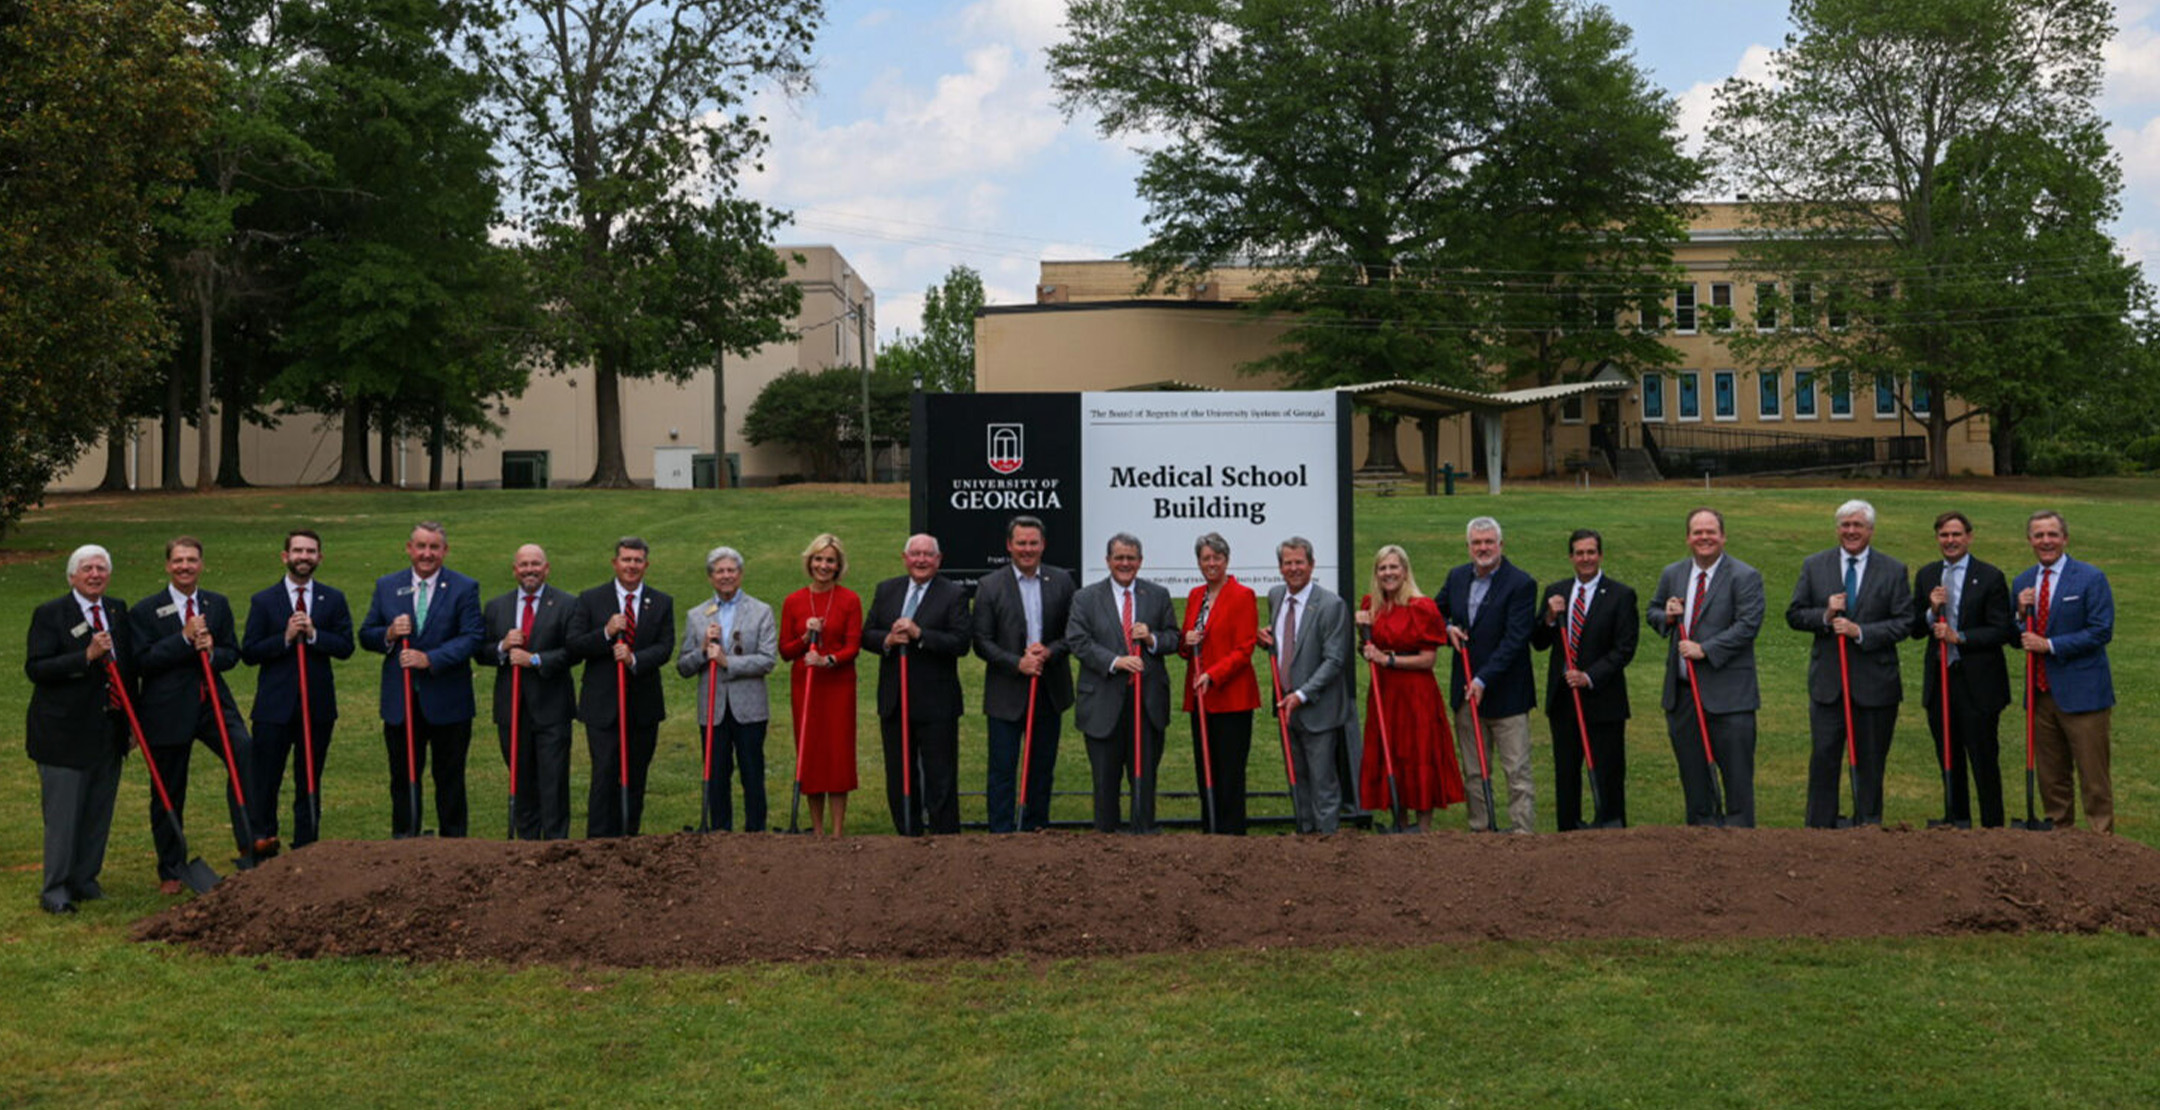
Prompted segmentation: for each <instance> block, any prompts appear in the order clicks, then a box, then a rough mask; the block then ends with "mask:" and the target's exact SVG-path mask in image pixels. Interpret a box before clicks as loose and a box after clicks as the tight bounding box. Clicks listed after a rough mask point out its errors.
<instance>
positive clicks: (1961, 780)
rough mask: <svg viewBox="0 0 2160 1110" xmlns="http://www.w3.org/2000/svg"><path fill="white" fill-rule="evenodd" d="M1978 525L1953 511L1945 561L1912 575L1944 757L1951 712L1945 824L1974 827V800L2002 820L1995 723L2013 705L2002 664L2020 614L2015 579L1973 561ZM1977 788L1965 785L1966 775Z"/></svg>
mask: <svg viewBox="0 0 2160 1110" xmlns="http://www.w3.org/2000/svg"><path fill="white" fill-rule="evenodd" d="M1972 531H1973V527H1972V520H1971V519H1970V518H1968V517H1966V515H1965V514H1964V513H1961V512H1958V511H1957V510H1955V509H1953V510H1951V511H1949V512H1947V513H1944V514H1942V515H1941V516H1939V517H1936V518H1935V543H1936V546H1938V547H1940V548H1941V549H1942V558H1941V559H1930V560H1928V562H1927V563H1926V565H1924V566H1922V567H1920V569H1919V570H1917V571H1915V572H1914V574H1913V613H1912V634H1913V635H1914V636H1916V637H1918V638H1920V639H1922V640H1925V641H1926V642H1927V648H1926V650H1924V651H1922V652H1921V654H1920V662H1921V666H1922V669H1923V670H1924V672H1925V673H1924V674H1922V675H1921V678H1920V703H1921V704H1922V705H1923V706H1925V707H1926V709H1927V719H1928V731H1929V733H1930V734H1932V735H1933V736H1934V738H1935V757H1936V759H1937V760H1938V761H1939V760H1940V759H1941V758H1942V749H1943V705H1944V699H1945V698H1946V697H1947V698H1948V704H1949V707H1950V771H1949V777H1950V795H1949V797H1948V798H1946V799H1944V813H1943V819H1944V820H1946V821H1952V822H1957V823H1960V824H1967V825H1969V824H1971V823H1972V804H1973V797H1974V796H1975V795H1977V796H1978V798H1979V802H1980V824H1981V827H1983V828H1990V829H1999V828H2001V827H2002V823H2003V793H2002V766H2001V748H2000V746H1999V740H1998V739H1997V732H1996V726H1997V724H1998V722H1999V721H2000V720H2001V718H2002V711H2003V710H2004V709H2005V708H2007V707H2008V706H2009V705H2010V672H2009V668H2008V667H2006V666H2004V665H2003V645H2004V644H2008V643H2011V642H2013V641H2015V640H2016V639H2017V638H2018V627H2017V610H2016V609H2015V608H2013V607H2012V606H2011V604H2010V580H2009V579H2007V578H2005V577H2003V572H2002V571H2000V570H1998V569H1996V568H1995V567H1994V566H1993V565H1991V564H1988V563H1984V562H1981V561H1980V560H1979V559H1977V558H1974V557H1973V555H1972V552H1971V549H1972ZM1945 653H1947V654H1948V655H1949V657H1950V663H1949V668H1948V670H1949V679H1950V688H1949V690H1947V691H1945V690H1944V689H1943V688H1942V685H1943V683H1942V680H1943V671H1944V668H1943V665H1942V662H1941V656H1942V655H1944V654H1945ZM1968 768H1970V769H1971V772H1972V787H1971V789H1970V790H1968V789H1967V788H1966V783H1965V777H1966V771H1967V769H1968Z"/></svg>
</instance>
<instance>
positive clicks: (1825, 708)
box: [1807, 701, 1897, 829]
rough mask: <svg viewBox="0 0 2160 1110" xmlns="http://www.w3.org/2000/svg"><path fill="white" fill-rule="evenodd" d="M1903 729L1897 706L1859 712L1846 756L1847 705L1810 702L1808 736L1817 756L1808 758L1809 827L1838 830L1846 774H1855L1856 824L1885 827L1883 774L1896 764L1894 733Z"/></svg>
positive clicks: (1855, 708) (1859, 707)
mask: <svg viewBox="0 0 2160 1110" xmlns="http://www.w3.org/2000/svg"><path fill="white" fill-rule="evenodd" d="M1896 726H1897V706H1894V705H1886V706H1864V705H1856V706H1853V710H1852V727H1853V736H1852V752H1851V754H1850V756H1849V757H1848V755H1847V752H1846V750H1845V706H1844V703H1843V702H1835V701H1833V702H1829V703H1823V702H1809V703H1808V733H1809V734H1810V735H1811V736H1813V737H1814V740H1815V747H1814V751H1813V752H1812V753H1810V754H1809V756H1808V768H1807V770H1808V774H1807V827H1808V828H1811V829H1834V828H1836V827H1837V822H1838V809H1839V800H1840V799H1839V795H1838V787H1839V785H1840V782H1841V778H1840V772H1841V771H1843V770H1844V769H1845V767H1846V764H1847V763H1848V762H1852V763H1854V764H1856V765H1857V767H1856V769H1855V770H1854V771H1853V778H1852V782H1853V796H1854V802H1853V808H1854V813H1853V815H1852V823H1853V824H1855V825H1880V824H1882V804H1883V768H1884V766H1885V765H1886V764H1888V763H1889V760H1890V731H1891V729H1893V728H1895V727H1896Z"/></svg>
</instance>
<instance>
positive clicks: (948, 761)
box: [878, 715, 960, 836]
mask: <svg viewBox="0 0 2160 1110" xmlns="http://www.w3.org/2000/svg"><path fill="white" fill-rule="evenodd" d="M878 728H879V730H880V732H881V733H882V734H883V737H884V740H885V805H886V808H887V810H888V811H889V812H891V814H892V819H893V831H895V832H898V833H901V834H902V835H907V834H911V833H912V834H913V835H915V836H921V835H923V834H924V833H935V834H937V835H939V836H947V835H952V834H955V833H958V832H959V831H960V722H959V721H958V720H943V721H929V720H919V721H911V722H909V725H908V729H907V735H906V737H905V740H906V744H905V747H906V748H907V749H908V758H907V759H903V758H902V757H901V751H900V750H901V748H902V746H903V745H902V743H901V741H902V739H903V738H902V736H901V731H900V718H899V716H898V715H894V716H891V717H884V716H881V717H879V718H878ZM910 760H912V762H913V763H914V766H913V767H911V768H908V769H907V771H906V776H907V777H906V779H905V781H903V779H902V770H901V769H902V768H903V767H907V765H908V763H909V761H910Z"/></svg>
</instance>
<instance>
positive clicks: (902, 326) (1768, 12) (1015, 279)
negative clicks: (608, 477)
mask: <svg viewBox="0 0 2160 1110" xmlns="http://www.w3.org/2000/svg"><path fill="white" fill-rule="evenodd" d="M1606 6H1607V7H1608V8H1610V9H1611V10H1612V11H1613V13H1614V14H1615V15H1617V16H1618V17H1619V18H1620V20H1621V21H1622V22H1624V23H1626V24H1628V25H1629V26H1630V27H1632V28H1633V29H1634V32H1635V52H1636V57H1637V60H1638V61H1639V62H1640V64H1641V65H1642V66H1643V67H1644V68H1645V69H1646V70H1647V71H1648V72H1649V74H1650V76H1651V79H1652V80H1653V81H1655V82H1657V83H1658V84H1659V85H1661V86H1663V87H1664V88H1665V89H1666V91H1667V92H1669V93H1671V94H1672V95H1673V96H1675V97H1677V98H1678V99H1679V101H1680V105H1681V119H1682V124H1683V127H1684V128H1686V129H1687V130H1688V131H1689V132H1690V133H1691V134H1699V132H1700V129H1701V126H1702V124H1703V123H1704V122H1705V121H1706V120H1707V119H1708V116H1709V112H1710V107H1711V97H1710V91H1711V90H1712V89H1713V88H1714V87H1715V86H1716V85H1717V84H1718V82H1720V81H1722V80H1724V79H1725V78H1727V77H1730V76H1732V75H1733V74H1735V73H1740V72H1745V73H1750V74H1760V72H1761V66H1762V64H1763V62H1764V60H1765V59H1766V57H1767V55H1768V52H1769V51H1770V50H1771V49H1773V48H1775V47H1776V46H1777V45H1778V44H1779V43H1780V42H1781V41H1782V40H1783V38H1784V36H1785V33H1786V30H1787V26H1788V24H1787V20H1786V15H1787V11H1788V6H1787V4H1785V3H1782V2H1770V0H1608V3H1607V4H1606ZM2156 7H2160V0H2118V4H2117V9H2118V10H2117V26H2118V31H2117V34H2116V37H2115V40H2114V42H2113V43H2112V44H2111V46H2110V47H2109V49H2108V52H2107V66H2108V88H2107V93H2106V97H2105V99H2104V100H2103V102H2102V105H2101V109H2102V112H2103V114H2104V115H2105V116H2106V118H2107V119H2108V120H2109V122H2110V125H2111V136H2112V138H2113V140H2114V143H2115V147H2116V151H2117V154H2118V155H2119V156H2120V158H2121V159H2122V162H2123V168H2124V171H2125V181H2126V186H2127V187H2126V191H2125V194H2124V197H2123V219H2122V221H2121V224H2120V226H2119V227H2118V228H2117V229H2116V231H2117V235H2118V238H2119V239H2120V241H2121V242H2122V244H2123V250H2124V252H2125V253H2126V255H2127V256H2128V257H2130V258H2132V259H2134V260H2137V261H2139V262H2144V263H2147V264H2148V266H2149V264H2150V261H2151V260H2152V259H2154V258H2160V16H2156V12H2155V9H2156ZM1064 10H1065V0H945V2H937V0H914V2H911V3H906V4H900V3H892V2H889V0H828V7H827V22H826V26H825V29H824V30H823V32H822V33H821V34H820V35H819V39H818V44H817V49H816V52H815V53H816V61H817V67H818V78H817V88H816V91H815V92H814V93H812V94H811V95H809V96H806V97H802V98H798V99H796V100H794V101H780V100H775V99H769V100H767V101H766V102H765V103H764V104H763V105H762V108H763V110H764V112H765V113H766V115H767V117H768V119H769V121H770V124H771V129H772V133H773V137H774V144H773V148H772V150H771V151H770V154H769V157H768V158H767V159H766V161H765V168H764V171H763V172H761V173H757V174H754V175H752V176H751V177H750V178H749V180H748V182H747V186H748V189H749V191H750V193H751V195H753V196H755V197H757V198H758V199H760V200H763V201H766V202H768V203H771V204H775V205H778V206H781V207H784V208H789V209H792V210H793V211H794V212H795V225H794V226H793V227H792V228H789V229H787V230H786V231H784V232H783V233H782V236H783V239H784V240H785V241H787V242H791V243H829V244H832V245H833V246H835V247H838V248H839V249H840V251H841V253H842V254H844V255H845V256H847V258H848V260H849V261H850V262H852V263H853V264H854V265H855V267H856V269H857V270H858V272H860V273H861V274H863V275H864V276H865V277H866V278H867V279H868V280H869V281H870V283H871V285H872V286H873V287H874V288H875V289H876V290H877V296H878V302H879V309H878V330H879V339H880V341H881V342H890V341H891V340H892V338H893V336H894V334H895V332H896V331H905V332H913V331H915V330H917V328H918V326H919V319H920V313H921V308H922V294H923V290H924V289H925V288H927V287H929V286H931V285H934V284H936V283H937V282H938V281H939V280H940V279H942V278H943V277H944V275H945V273H946V272H947V270H949V269H950V268H951V267H952V266H954V265H956V264H965V265H968V266H972V267H974V268H975V269H976V270H978V271H980V272H981V273H982V275H983V280H984V283H985V285H986V286H987V287H988V291H989V297H990V301H991V303H993V304H1013V303H1027V302H1029V301H1032V300H1033V299H1034V287H1035V278H1036V267H1037V264H1038V263H1039V262H1041V261H1042V260H1044V259H1053V258H1054V259H1073V258H1108V257H1111V256H1113V255H1115V254H1117V253H1119V252H1121V251H1126V250H1130V249H1132V248H1133V247H1135V246H1138V245H1139V244H1140V243H1141V242H1142V241H1143V239H1144V236H1145V225H1144V223H1143V217H1144V215H1145V211H1144V209H1143V207H1142V206H1141V204H1140V202H1139V201H1138V199H1137V198H1135V197H1134V195H1133V177H1134V174H1135V172H1136V170H1137V161H1136V159H1135V158H1134V157H1133V155H1132V154H1131V152H1130V150H1129V149H1128V144H1127V142H1125V141H1124V140H1119V139H1103V138H1100V137H1098V136H1097V134H1096V132H1095V128H1094V126H1093V123H1092V121H1090V120H1086V119H1076V120H1074V121H1072V122H1070V123H1068V122H1066V121H1065V119H1064V118H1063V116H1062V115H1061V114H1060V113H1059V112H1058V110H1057V107H1056V104H1055V103H1054V101H1053V99H1052V96H1051V93H1050V83H1049V78H1048V75H1047V74H1046V73H1045V71H1044V69H1043V50H1044V48H1045V47H1047V46H1048V45H1050V44H1051V43H1053V42H1055V41H1057V39H1058V38H1059V24H1060V22H1061V21H1062V20H1063V18H1064Z"/></svg>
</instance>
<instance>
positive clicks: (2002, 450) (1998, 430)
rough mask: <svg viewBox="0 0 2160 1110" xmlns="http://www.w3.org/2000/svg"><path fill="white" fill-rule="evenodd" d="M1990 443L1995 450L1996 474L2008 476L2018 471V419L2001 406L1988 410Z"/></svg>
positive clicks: (2001, 476) (2003, 476)
mask: <svg viewBox="0 0 2160 1110" xmlns="http://www.w3.org/2000/svg"><path fill="white" fill-rule="evenodd" d="M1988 445H1989V446H1990V447H1991V448H1993V449H1994V452H1995V476H1996V477H1998V478H2007V477H2009V476H2010V475H2012V474H2016V473H2017V472H2018V461H2017V419H2016V418H2015V417H2013V416H2010V415H2008V414H2006V413H2005V412H2004V411H2003V410H2002V409H2001V408H1995V409H1992V410H1990V411H1989V412H1988Z"/></svg>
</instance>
